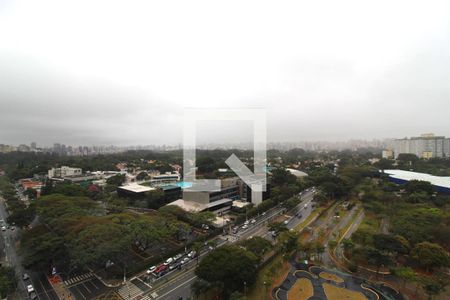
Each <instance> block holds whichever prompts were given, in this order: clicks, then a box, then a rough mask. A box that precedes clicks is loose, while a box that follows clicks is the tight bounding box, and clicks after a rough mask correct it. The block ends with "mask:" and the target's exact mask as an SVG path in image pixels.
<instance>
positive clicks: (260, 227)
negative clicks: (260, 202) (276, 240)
mask: <svg viewBox="0 0 450 300" xmlns="http://www.w3.org/2000/svg"><path fill="white" fill-rule="evenodd" d="M313 198H314V193H313V192H306V193H303V195H302V196H301V199H302V201H301V203H300V204H299V205H298V206H297V207H296V208H295V209H293V210H291V211H292V213H293V215H292V216H291V215H288V216H286V218H287V219H288V220H289V222H288V224H287V225H286V226H287V228H288V229H292V228H294V227H296V226H297V225H298V224H300V223H301V222H303V221H304V220H306V218H308V217H309V215H310V214H311V212H312V211H313V208H312V205H311V204H312V203H311V202H312V200H313ZM305 204H306V207H305ZM284 210H285V209H284V208H281V207H275V208H273V209H271V210H269V211H267V212H266V214H265V215H264V216H263V215H260V216H259V217H256V218H255V220H256V222H255V223H254V224H249V227H248V228H247V229H244V230H243V229H242V226H240V229H239V231H238V233H237V234H235V235H227V236H222V237H221V238H222V239H223V242H222V245H224V244H231V243H235V242H238V241H240V240H243V239H247V238H249V237H250V236H262V237H266V238H268V239H271V240H272V237H271V235H270V234H269V233H268V229H267V226H266V225H267V223H268V222H269V221H271V220H273V219H275V218H277V217H278V216H280V215H281V214H282V213H283V211H284ZM297 212H301V214H302V217H300V218H298V217H295V216H294V215H295V214H296V213H297ZM206 254H207V251H206V252H203V253H202V255H201V257H203V256H204V255H206ZM195 267H196V263H195V260H192V261H191V262H190V264H188V265H186V266H183V268H184V269H183V270H182V271H177V272H178V273H174V275H172V276H171V277H168V278H164V277H163V278H162V279H159V280H166V281H167V282H165V283H164V284H161V285H158V287H155V288H153V289H151V290H150V291H149V292H147V293H146V295H147V296H149V297H150V298H151V299H158V300H178V299H187V298H188V297H190V295H191V286H192V284H193V283H194V282H195V279H196V278H197V277H196V276H195ZM155 283H156V282H155Z"/></svg>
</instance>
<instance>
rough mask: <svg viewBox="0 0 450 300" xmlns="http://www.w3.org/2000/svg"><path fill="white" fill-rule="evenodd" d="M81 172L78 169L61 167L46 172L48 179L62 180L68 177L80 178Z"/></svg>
mask: <svg viewBox="0 0 450 300" xmlns="http://www.w3.org/2000/svg"><path fill="white" fill-rule="evenodd" d="M82 173H83V170H82V169H80V168H71V167H67V166H62V167H61V168H51V169H50V170H48V178H64V177H70V176H80V175H82Z"/></svg>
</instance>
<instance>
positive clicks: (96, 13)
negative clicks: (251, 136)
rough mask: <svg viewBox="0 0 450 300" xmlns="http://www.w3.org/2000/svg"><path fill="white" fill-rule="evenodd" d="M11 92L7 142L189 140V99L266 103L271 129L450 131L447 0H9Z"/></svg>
mask: <svg viewBox="0 0 450 300" xmlns="http://www.w3.org/2000/svg"><path fill="white" fill-rule="evenodd" d="M0 106H1V107H0V144H1V143H6V144H19V143H29V142H31V141H37V142H38V144H41V145H42V144H52V143H53V142H62V143H66V144H86V145H92V144H110V143H113V144H118V145H129V144H160V143H166V144H172V143H178V142H181V140H182V139H181V137H182V130H181V129H182V116H183V109H184V108H185V107H197V108H208V107H214V108H222V107H224V108H230V107H231V108H241V107H242V108H266V109H267V118H268V140H269V141H304V140H345V139H351V138H363V139H372V138H385V137H404V136H411V135H418V134H420V133H424V132H435V133H436V134H442V135H447V136H450V121H449V113H450V2H449V1H411V0H409V1H361V0H359V1H326V2H324V1H303V2H300V1H293V2H289V1H271V2H266V1H261V0H258V1H242V0H240V1H220V2H219V1H210V0H208V1H158V2H156V1H154V2H152V1H121V2H117V1H110V0H109V1H104V2H103V1H72V2H71V3H70V4H69V3H68V2H67V1H61V0H58V1H52V2H49V1H42V0H41V1H28V2H26V1H23V2H22V1H5V0H0ZM239 128H240V127H239V126H231V127H229V128H228V130H229V131H230V129H231V134H230V133H228V134H224V136H225V137H226V138H225V139H230V141H231V140H233V134H232V133H233V131H234V132H240V131H247V130H248V131H250V130H251V126H248V124H244V125H243V126H242V130H239ZM225 131H226V130H225ZM225 131H224V133H225ZM202 133H203V134H205V135H204V136H207V137H208V138H207V139H206V140H207V141H212V142H220V139H219V138H218V137H220V134H217V130H212V129H211V130H204V129H203V131H202ZM214 136H216V137H214Z"/></svg>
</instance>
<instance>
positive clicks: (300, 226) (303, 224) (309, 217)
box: [294, 207, 325, 231]
mask: <svg viewBox="0 0 450 300" xmlns="http://www.w3.org/2000/svg"><path fill="white" fill-rule="evenodd" d="M324 210H325V208H324V207H318V208H317V209H316V210H314V211H313V212H312V213H311V214H310V215H309V216H308V217H307V218H306V220H304V221H303V222H301V223H300V224H298V225H297V226H296V227H295V229H294V230H295V231H302V230H303V229H304V228H305V227H306V225H307V224H308V223H309V222H311V220H313V219H314V218H316V217H317V216H318V215H319V214H321V213H322V212H323V211H324Z"/></svg>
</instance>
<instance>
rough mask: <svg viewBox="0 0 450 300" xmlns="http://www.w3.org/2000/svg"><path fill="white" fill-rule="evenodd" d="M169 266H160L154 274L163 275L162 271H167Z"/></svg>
mask: <svg viewBox="0 0 450 300" xmlns="http://www.w3.org/2000/svg"><path fill="white" fill-rule="evenodd" d="M167 268H168V266H166V265H159V266H158V267H157V268H156V270H155V271H154V272H153V274H158V273H161V272H162V271H164V270H166V269H167Z"/></svg>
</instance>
